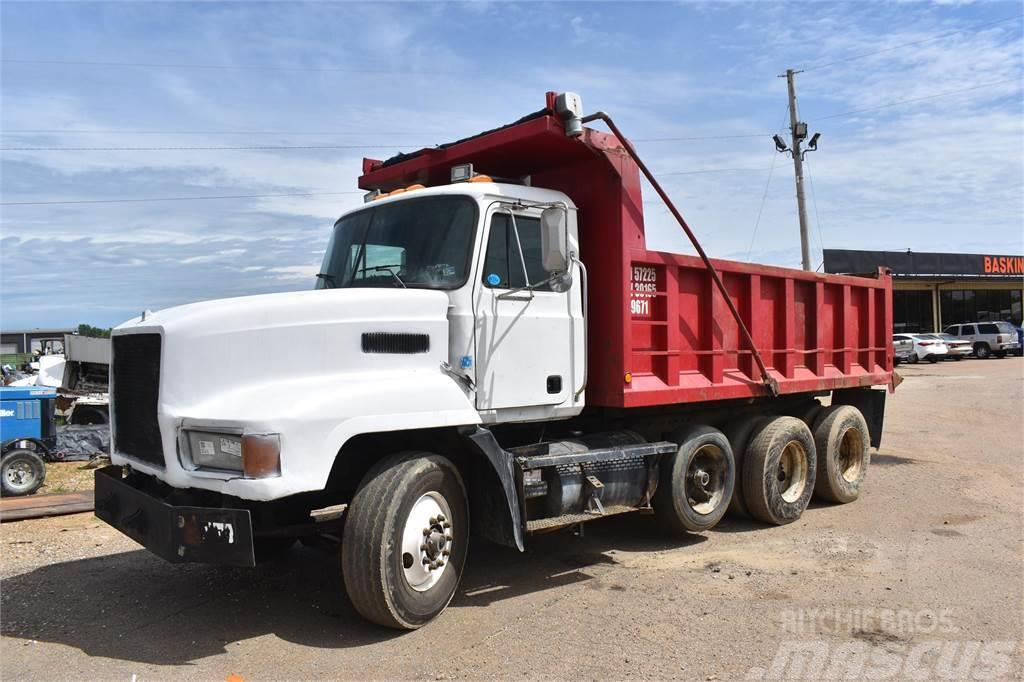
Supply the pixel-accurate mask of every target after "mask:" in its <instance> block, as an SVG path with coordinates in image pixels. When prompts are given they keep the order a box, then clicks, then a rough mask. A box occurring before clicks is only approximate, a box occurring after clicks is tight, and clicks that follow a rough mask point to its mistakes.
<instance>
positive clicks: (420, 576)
mask: <svg viewBox="0 0 1024 682" xmlns="http://www.w3.org/2000/svg"><path fill="white" fill-rule="evenodd" d="M347 515H348V518H347V520H346V522H345V531H344V538H343V540H342V544H341V568H342V573H343V574H344V579H345V588H346V589H347V591H348V596H349V598H350V599H351V600H352V605H353V606H355V608H356V610H357V611H358V612H359V613H360V614H361V615H362V616H363V617H364V618H366V619H367V620H370V621H373V622H374V623H377V624H379V625H383V626H386V627H390V628H396V629H400V630H415V629H416V628H419V627H421V626H422V625H425V624H426V623H427V622H429V621H430V620H431V619H432V618H434V616H436V615H438V614H439V613H441V611H443V610H444V608H445V607H446V606H448V602H450V601H451V600H452V597H453V596H454V595H455V588H456V587H458V584H459V580H460V578H461V577H462V568H463V565H464V564H465V562H466V549H467V547H468V542H469V512H468V510H467V505H466V489H465V487H464V486H463V484H462V477H461V476H460V475H459V472H458V470H457V469H456V468H455V465H453V464H452V463H451V462H450V461H449V460H448V459H446V458H444V457H441V456H440V455H436V454H433V453H429V452H401V453H398V454H395V455H392V456H390V457H387V458H385V459H384V460H382V461H381V462H379V463H378V464H377V465H376V466H374V467H373V468H372V469H370V471H369V472H368V473H367V474H366V476H365V477H363V480H362V483H360V486H359V490H357V491H356V494H355V497H353V499H352V503H351V504H350V505H349V508H348V511H347ZM424 562H426V563H424Z"/></svg>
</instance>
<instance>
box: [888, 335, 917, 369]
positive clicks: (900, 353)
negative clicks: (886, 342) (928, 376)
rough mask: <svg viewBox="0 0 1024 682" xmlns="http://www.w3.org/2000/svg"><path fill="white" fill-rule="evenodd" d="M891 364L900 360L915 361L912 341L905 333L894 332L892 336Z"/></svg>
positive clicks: (897, 363) (896, 363) (895, 363)
mask: <svg viewBox="0 0 1024 682" xmlns="http://www.w3.org/2000/svg"><path fill="white" fill-rule="evenodd" d="M892 349H893V364H894V365H899V364H900V363H901V362H916V361H917V356H916V355H915V354H914V341H913V339H911V338H910V336H908V335H907V334H894V335H893V337H892Z"/></svg>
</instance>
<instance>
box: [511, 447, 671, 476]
mask: <svg viewBox="0 0 1024 682" xmlns="http://www.w3.org/2000/svg"><path fill="white" fill-rule="evenodd" d="M542 445H543V444H542ZM538 449H539V448H538V446H535V445H530V446H526V447H523V448H509V452H511V453H512V455H513V456H515V458H516V461H517V462H518V463H519V466H521V467H522V468H523V469H539V468H541V467H550V466H560V465H563V464H584V463H588V462H609V461H614V460H619V459H634V458H636V457H650V456H652V455H670V454H672V453H673V452H675V451H676V450H678V449H679V446H678V445H677V444H676V443H672V442H669V441H659V442H657V443H638V444H636V445H622V446H618V447H611V448H600V449H596V450H585V451H582V452H543V453H542V454H538V453H537V450H538Z"/></svg>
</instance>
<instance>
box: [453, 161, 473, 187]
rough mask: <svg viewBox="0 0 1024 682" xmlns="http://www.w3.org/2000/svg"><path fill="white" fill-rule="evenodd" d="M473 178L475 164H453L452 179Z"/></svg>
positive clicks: (466, 179) (464, 179)
mask: <svg viewBox="0 0 1024 682" xmlns="http://www.w3.org/2000/svg"><path fill="white" fill-rule="evenodd" d="M472 178H473V164H471V163H463V164H460V165H458V166H452V175H451V181H452V182H453V183H455V182H468V181H469V180H471V179H472Z"/></svg>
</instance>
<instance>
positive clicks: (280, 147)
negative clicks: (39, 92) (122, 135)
mask: <svg viewBox="0 0 1024 682" xmlns="http://www.w3.org/2000/svg"><path fill="white" fill-rule="evenodd" d="M397 146H400V145H397V144H387V145H385V144H354V145H348V144H321V145H312V144H311V145H252V146H239V147H0V152H211V151H253V150H255V151H282V150H288V149H394V148H395V147H397ZM410 146H415V145H410Z"/></svg>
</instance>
